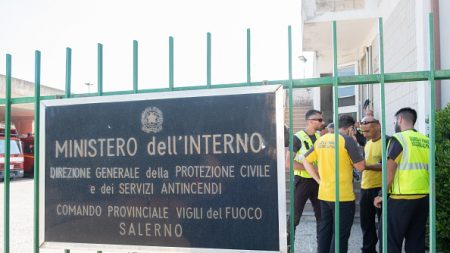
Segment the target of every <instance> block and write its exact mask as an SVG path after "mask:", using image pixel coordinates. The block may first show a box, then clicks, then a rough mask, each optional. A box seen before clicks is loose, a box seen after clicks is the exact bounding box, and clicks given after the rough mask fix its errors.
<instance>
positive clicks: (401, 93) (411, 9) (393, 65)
mask: <svg viewBox="0 0 450 253" xmlns="http://www.w3.org/2000/svg"><path fill="white" fill-rule="evenodd" d="M415 12H416V9H415V1H410V0H401V1H399V3H398V5H397V6H396V7H395V8H394V10H393V12H392V13H391V15H390V16H388V17H384V24H383V28H384V62H385V66H384V70H385V73H389V72H405V71H415V70H416V69H417V44H416V20H415ZM419 85H422V84H420V83H417V82H411V83H395V84H394V83H389V84H386V86H385V94H386V132H387V133H388V134H393V133H394V120H393V116H394V114H395V112H396V111H398V110H399V109H400V108H402V107H411V108H414V109H416V110H417V109H418V106H419V105H418V86H419ZM375 92H376V93H379V91H375ZM377 102H378V101H377ZM374 107H379V103H377V104H375V105H374Z"/></svg>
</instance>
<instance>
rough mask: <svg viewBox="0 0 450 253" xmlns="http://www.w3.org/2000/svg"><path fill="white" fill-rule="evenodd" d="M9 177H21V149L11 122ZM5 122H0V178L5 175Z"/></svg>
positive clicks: (22, 159)
mask: <svg viewBox="0 0 450 253" xmlns="http://www.w3.org/2000/svg"><path fill="white" fill-rule="evenodd" d="M9 161H10V165H9V168H10V178H16V177H23V161H24V158H23V149H22V144H21V141H20V139H19V133H18V132H17V129H16V127H15V126H14V124H11V138H10V160H9ZM4 169H5V123H4V122H1V123H0V180H3V178H4V177H5V170H4Z"/></svg>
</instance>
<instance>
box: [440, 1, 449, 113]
mask: <svg viewBox="0 0 450 253" xmlns="http://www.w3.org/2000/svg"><path fill="white" fill-rule="evenodd" d="M439 8H440V14H439V22H440V33H441V34H440V36H441V40H440V42H441V69H450V48H449V47H448V45H450V30H449V27H448V24H450V15H448V13H449V11H450V1H448V0H440V1H439ZM448 103H450V80H445V81H441V104H442V107H445V106H446V105H448Z"/></svg>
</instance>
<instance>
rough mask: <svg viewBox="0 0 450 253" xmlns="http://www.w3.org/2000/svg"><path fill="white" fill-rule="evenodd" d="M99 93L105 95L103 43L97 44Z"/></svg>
mask: <svg viewBox="0 0 450 253" xmlns="http://www.w3.org/2000/svg"><path fill="white" fill-rule="evenodd" d="M97 95H98V96H101V95H103V45H102V44H100V43H98V44H97Z"/></svg>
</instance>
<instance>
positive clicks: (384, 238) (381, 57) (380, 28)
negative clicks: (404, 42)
mask: <svg viewBox="0 0 450 253" xmlns="http://www.w3.org/2000/svg"><path fill="white" fill-rule="evenodd" d="M378 36H379V45H380V46H379V64H380V97H381V105H380V106H381V147H382V149H381V156H382V163H381V166H382V169H381V171H382V172H381V174H382V192H383V202H382V205H383V206H382V210H383V211H382V213H381V214H382V218H381V219H382V220H381V222H382V224H383V225H382V228H383V229H382V230H383V231H382V242H383V245H382V247H383V252H387V226H388V224H387V215H388V211H387V192H388V189H387V169H386V165H387V154H386V108H385V106H386V101H385V93H384V91H385V90H384V40H383V36H384V34H383V20H382V19H381V18H379V19H378Z"/></svg>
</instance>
